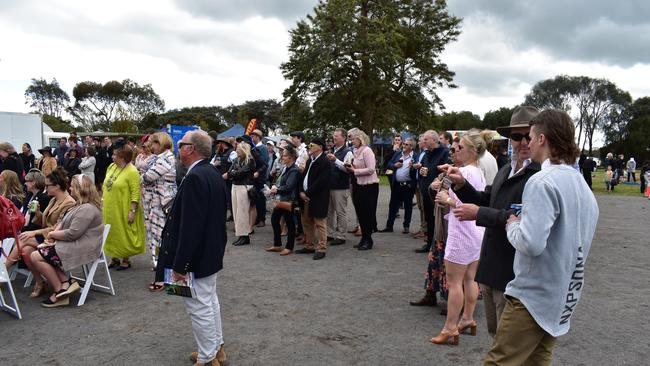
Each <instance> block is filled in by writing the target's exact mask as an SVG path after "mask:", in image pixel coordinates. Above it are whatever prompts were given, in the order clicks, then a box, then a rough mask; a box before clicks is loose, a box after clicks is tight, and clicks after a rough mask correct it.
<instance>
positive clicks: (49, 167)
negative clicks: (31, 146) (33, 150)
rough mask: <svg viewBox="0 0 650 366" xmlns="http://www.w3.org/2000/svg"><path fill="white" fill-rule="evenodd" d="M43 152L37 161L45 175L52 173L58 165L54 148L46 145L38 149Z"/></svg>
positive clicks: (37, 165) (39, 168)
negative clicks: (53, 152) (53, 153)
mask: <svg viewBox="0 0 650 366" xmlns="http://www.w3.org/2000/svg"><path fill="white" fill-rule="evenodd" d="M38 152H39V153H41V155H42V156H41V158H40V159H38V161H37V162H36V167H37V168H38V170H40V171H41V173H43V175H44V176H46V177H47V176H48V175H50V174H51V173H52V172H53V171H54V169H56V167H57V165H58V164H57V163H56V158H55V157H54V156H53V155H52V148H51V147H49V146H46V147H44V148H42V149H39V150H38Z"/></svg>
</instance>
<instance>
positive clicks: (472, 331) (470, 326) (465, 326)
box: [458, 320, 476, 336]
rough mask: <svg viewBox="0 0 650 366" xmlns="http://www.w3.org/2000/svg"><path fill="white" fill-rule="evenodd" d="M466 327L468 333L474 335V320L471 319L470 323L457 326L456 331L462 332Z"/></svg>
mask: <svg viewBox="0 0 650 366" xmlns="http://www.w3.org/2000/svg"><path fill="white" fill-rule="evenodd" d="M467 329H469V334H471V335H473V336H475V335H476V320H472V321H471V322H470V323H467V324H465V325H463V326H462V327H461V326H460V324H459V326H458V333H459V334H460V333H464V332H465V331H466V330H467Z"/></svg>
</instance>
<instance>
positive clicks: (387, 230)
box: [379, 226, 393, 233]
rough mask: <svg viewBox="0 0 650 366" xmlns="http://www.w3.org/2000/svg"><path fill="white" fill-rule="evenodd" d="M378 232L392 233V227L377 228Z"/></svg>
mask: <svg viewBox="0 0 650 366" xmlns="http://www.w3.org/2000/svg"><path fill="white" fill-rule="evenodd" d="M379 232H380V233H392V232H393V228H392V227H388V226H387V227H386V228H385V229H382V230H379Z"/></svg>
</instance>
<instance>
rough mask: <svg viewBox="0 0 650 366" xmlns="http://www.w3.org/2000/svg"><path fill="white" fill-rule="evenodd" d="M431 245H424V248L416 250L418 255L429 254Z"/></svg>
mask: <svg viewBox="0 0 650 366" xmlns="http://www.w3.org/2000/svg"><path fill="white" fill-rule="evenodd" d="M429 249H430V248H429V245H427V244H424V245H423V246H422V248H418V249H416V250H415V252H416V253H428V252H429Z"/></svg>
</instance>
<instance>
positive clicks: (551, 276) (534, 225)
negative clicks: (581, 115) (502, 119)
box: [485, 109, 598, 365]
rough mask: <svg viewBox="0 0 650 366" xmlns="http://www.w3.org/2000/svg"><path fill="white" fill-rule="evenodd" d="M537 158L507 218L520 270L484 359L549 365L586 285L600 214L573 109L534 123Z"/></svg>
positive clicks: (532, 137)
mask: <svg viewBox="0 0 650 366" xmlns="http://www.w3.org/2000/svg"><path fill="white" fill-rule="evenodd" d="M530 124H531V129H530V143H529V147H530V150H531V158H532V159H533V161H535V162H538V163H541V164H542V170H541V171H540V172H539V173H537V174H535V175H533V176H532V177H531V178H530V179H529V180H528V182H527V183H526V186H525V188H524V192H523V197H522V211H521V213H520V214H519V216H515V215H511V216H510V218H509V219H508V222H507V224H506V231H507V234H508V241H509V242H510V243H511V244H512V246H513V247H514V248H515V250H516V252H515V260H514V263H513V270H514V273H515V278H514V279H513V280H512V281H510V282H509V283H508V285H507V287H506V291H505V296H506V306H505V309H504V310H503V314H502V316H501V320H500V321H499V326H498V328H497V334H496V337H495V340H494V344H493V346H492V349H491V350H490V352H489V353H488V355H487V357H486V359H485V365H529V364H530V365H550V364H551V362H552V358H553V348H554V347H555V341H556V337H559V336H561V335H563V334H566V333H567V332H568V331H569V327H570V320H571V315H572V314H573V312H574V311H575V309H576V304H577V303H578V301H579V300H580V295H581V294H582V289H583V286H584V274H585V263H586V259H587V255H588V254H589V248H590V247H591V241H592V239H593V237H594V232H595V230H596V223H597V221H598V205H597V203H596V199H595V198H594V195H593V193H592V192H591V190H590V189H589V187H588V186H587V184H586V183H585V181H584V179H583V178H582V176H581V175H580V173H578V172H577V171H576V170H575V169H573V168H572V166H571V165H572V164H573V162H575V161H576V159H577V158H578V155H579V150H578V148H577V146H576V143H575V128H574V125H573V122H572V121H571V118H570V117H569V115H567V114H566V113H565V112H563V111H559V110H552V109H551V110H546V111H543V112H542V113H540V114H539V115H538V116H537V117H536V118H535V119H534V120H533V121H532V122H531V123H530Z"/></svg>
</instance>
